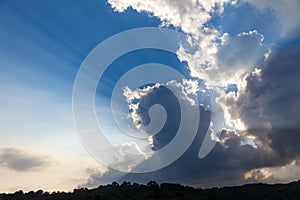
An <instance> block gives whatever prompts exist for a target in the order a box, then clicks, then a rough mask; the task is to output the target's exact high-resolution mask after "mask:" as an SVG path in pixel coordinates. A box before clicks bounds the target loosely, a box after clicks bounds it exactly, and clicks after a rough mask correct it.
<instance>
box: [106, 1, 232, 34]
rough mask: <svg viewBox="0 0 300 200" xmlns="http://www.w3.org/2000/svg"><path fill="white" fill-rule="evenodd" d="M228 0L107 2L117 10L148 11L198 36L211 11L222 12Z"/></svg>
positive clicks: (165, 21)
mask: <svg viewBox="0 0 300 200" xmlns="http://www.w3.org/2000/svg"><path fill="white" fill-rule="evenodd" d="M228 1H229V0H212V1H197V0H179V1H173V0H148V1H143V0H108V3H109V4H110V5H111V6H112V7H113V8H114V9H115V10H116V11H118V12H123V11H125V10H126V9H127V8H128V7H132V8H133V9H135V10H136V11H138V12H142V11H145V12H148V13H151V14H152V15H153V16H155V17H158V18H159V19H160V20H161V21H162V22H163V23H162V25H164V26H165V25H169V24H172V25H173V26H175V27H177V28H180V29H182V30H183V31H184V32H185V33H188V34H192V35H194V36H196V38H199V36H200V33H201V32H202V29H203V24H205V23H206V22H207V21H208V20H210V18H211V13H213V12H222V11H223V4H224V3H226V2H228Z"/></svg>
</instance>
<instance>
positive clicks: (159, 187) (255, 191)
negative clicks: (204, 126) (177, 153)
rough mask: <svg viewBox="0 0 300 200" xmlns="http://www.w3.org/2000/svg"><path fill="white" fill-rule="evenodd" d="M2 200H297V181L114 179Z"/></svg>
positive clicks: (1, 196) (17, 194)
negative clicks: (197, 184)
mask: <svg viewBox="0 0 300 200" xmlns="http://www.w3.org/2000/svg"><path fill="white" fill-rule="evenodd" d="M0 199H1V200H58V199H66V200H75V199H76V200H96V199H204V200H205V199H226V200H227V199H255V200H257V199H300V180H299V181H296V182H291V183H288V184H272V185H270V184H263V183H256V184H247V185H242V186H233V187H221V188H211V189H201V188H193V187H189V186H183V185H180V184H174V183H162V184H158V183H156V182H155V181H150V182H149V183H147V185H143V184H137V183H133V184H132V183H130V182H123V183H122V184H118V183H117V182H113V183H112V184H108V185H101V186H99V187H98V188H94V189H87V188H80V189H74V190H73V192H52V193H49V192H44V191H42V190H38V191H36V192H33V191H30V192H27V193H24V192H23V191H22V190H20V191H17V192H15V193H13V194H3V193H2V194H0Z"/></svg>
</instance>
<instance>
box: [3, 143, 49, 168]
mask: <svg viewBox="0 0 300 200" xmlns="http://www.w3.org/2000/svg"><path fill="white" fill-rule="evenodd" d="M0 165H1V166H2V167H6V168H9V169H12V170H15V171H18V172H23V171H32V170H36V169H41V168H44V167H47V166H48V165H49V160H48V158H47V157H44V156H38V155H32V154H31V153H28V152H25V151H23V150H19V149H15V148H5V149H0Z"/></svg>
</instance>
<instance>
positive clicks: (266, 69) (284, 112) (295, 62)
mask: <svg viewBox="0 0 300 200" xmlns="http://www.w3.org/2000/svg"><path fill="white" fill-rule="evenodd" d="M260 74H261V75H257V74H250V75H249V76H248V77H247V86H246V90H245V92H244V94H242V95H241V96H240V97H239V100H238V101H237V104H238V105H239V115H240V117H241V118H242V119H243V120H244V121H245V123H246V125H247V126H248V127H249V128H250V131H249V134H252V135H255V136H257V137H258V138H259V139H260V140H262V141H264V143H269V145H270V147H271V148H272V149H273V150H274V151H276V152H277V153H278V154H280V155H281V157H282V158H290V159H297V158H298V157H299V155H300V146H299V144H298V142H299V141H300V50H299V48H298V47H287V48H284V49H281V50H278V51H277V52H276V53H275V54H274V55H273V56H272V57H271V58H270V59H269V60H268V61H267V62H266V63H265V64H264V65H263V66H262V68H261V73H260ZM251 128H252V129H254V130H251Z"/></svg>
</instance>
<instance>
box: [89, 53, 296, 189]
mask: <svg viewBox="0 0 300 200" xmlns="http://www.w3.org/2000/svg"><path fill="white" fill-rule="evenodd" d="M260 68H261V71H259V70H256V71H255V73H254V72H253V73H251V74H249V75H248V76H247V77H246V79H245V80H246V87H245V88H244V90H243V91H240V92H239V96H238V98H237V99H236V100H234V101H233V100H232V101H228V102H230V105H227V106H229V107H230V109H233V110H234V111H233V110H232V112H236V115H237V116H238V117H240V118H241V119H242V120H243V122H244V123H245V124H246V126H247V128H248V129H247V130H246V131H244V132H240V133H239V134H237V133H236V132H235V131H231V130H223V131H222V133H221V136H220V141H221V142H218V143H217V144H216V146H215V147H214V149H213V150H212V151H211V152H210V153H209V154H208V155H207V156H206V157H205V158H203V159H199V158H198V152H199V149H200V146H201V144H202V141H203V137H204V135H205V134H206V131H207V129H208V127H209V122H210V116H211V113H210V112H209V111H207V110H206V109H204V107H201V106H200V112H201V121H200V124H199V129H198V133H197V136H196V138H195V140H194V142H193V143H192V145H191V146H190V147H189V149H188V150H187V151H186V152H185V153H184V154H183V155H182V156H181V157H180V158H179V159H178V160H176V161H175V162H173V163H172V164H171V165H169V166H167V167H165V168H163V169H161V170H158V171H155V172H151V173H143V174H127V175H125V176H122V177H121V178H119V179H118V180H119V181H120V182H122V181H124V180H126V181H132V182H142V183H145V182H147V181H149V180H156V181H158V182H180V183H184V184H189V185H200V186H202V187H211V186H222V185H233V184H242V183H245V182H247V181H262V180H266V179H265V178H266V177H269V176H270V174H268V172H267V171H265V170H264V169H262V168H266V167H281V166H286V165H288V164H290V163H291V162H292V161H293V160H297V159H299V157H300V145H299V142H300V84H299V83H300V51H299V49H298V48H296V47H288V48H284V49H279V50H277V51H276V52H275V53H273V54H272V56H271V57H270V58H269V59H268V60H267V61H265V63H264V64H263V65H262V66H261V67H260ZM156 94H158V92H157V91H156ZM164 95H166V93H164ZM154 96H155V95H154V93H153V94H151V95H149V97H151V98H154ZM157 98H159V97H155V99H157ZM162 99H163V100H164V101H165V103H164V106H167V107H168V108H167V110H168V109H169V110H174V108H172V106H176V104H171V103H166V102H167V101H168V100H169V99H171V98H167V97H166V96H164V98H162ZM148 100H149V99H148ZM143 102H147V103H149V104H150V103H151V101H150V100H149V101H145V100H144V101H143ZM148 106H149V105H148ZM145 107H147V106H145V105H144V108H145ZM168 117H170V118H169V120H170V121H172V118H174V119H175V118H176V117H178V116H175V115H171V116H169V115H168ZM176 120H177V119H176ZM170 121H168V122H170ZM166 126H172V123H169V124H167V125H166ZM165 129H166V130H171V129H168V128H167V127H165ZM173 133H174V131H173V132H172V131H171V132H163V133H160V134H159V136H157V137H154V140H155V142H154V149H156V148H155V144H159V147H160V146H161V145H162V144H165V143H166V141H168V140H166V138H167V139H170V138H173V135H172V134H173ZM249 135H251V136H255V139H254V142H255V144H256V147H255V146H253V145H250V144H247V143H243V142H245V141H246V140H247V136H249ZM162 137H165V138H164V139H162ZM259 169H261V170H259ZM250 172H251V175H252V177H251V178H249V179H248V180H245V178H244V176H245V174H246V173H250ZM118 173H119V172H116V171H114V170H109V171H108V172H106V173H105V174H104V175H103V176H102V177H99V176H98V177H90V178H93V181H94V180H99V181H100V180H103V178H104V179H106V178H107V177H110V178H111V177H112V175H113V174H115V175H118V176H120V175H121V174H120V173H119V174H118ZM116 177H117V176H116ZM253 177H256V178H255V179H254V178H253ZM295 178H297V177H295ZM298 178H299V177H298ZM269 180H272V181H276V180H275V179H274V178H272V177H271V179H269ZM93 183H96V182H93Z"/></svg>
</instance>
